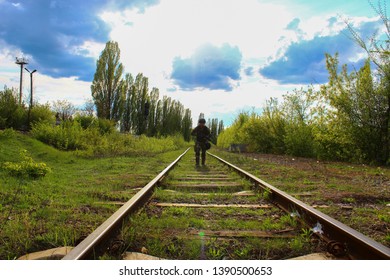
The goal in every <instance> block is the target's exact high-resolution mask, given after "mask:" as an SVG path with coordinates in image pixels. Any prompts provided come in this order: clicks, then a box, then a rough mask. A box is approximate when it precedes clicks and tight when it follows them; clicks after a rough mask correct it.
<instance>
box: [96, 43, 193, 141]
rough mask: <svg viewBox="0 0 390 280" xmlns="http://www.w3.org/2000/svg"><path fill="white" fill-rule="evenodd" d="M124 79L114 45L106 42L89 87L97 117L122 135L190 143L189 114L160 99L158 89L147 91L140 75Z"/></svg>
mask: <svg viewBox="0 0 390 280" xmlns="http://www.w3.org/2000/svg"><path fill="white" fill-rule="evenodd" d="M123 75H124V67H123V65H122V63H120V49H119V46H118V43H117V42H113V41H110V42H107V44H106V47H105V49H104V50H103V52H102V53H101V55H100V57H99V59H98V61H97V66H96V72H95V76H94V80H93V83H92V86H91V91H92V97H93V100H94V103H95V106H96V110H97V116H98V117H99V118H105V119H108V120H112V121H114V122H117V123H119V124H120V129H121V131H122V132H130V133H133V134H137V135H142V134H144V135H147V136H153V137H154V136H157V137H159V136H167V135H174V134H181V135H182V136H183V137H184V139H185V140H186V141H190V139H191V136H190V132H191V128H192V118H191V111H190V110H189V109H186V108H184V106H183V105H182V104H181V103H180V102H178V101H176V100H172V99H171V98H169V97H166V96H164V97H163V98H162V99H161V98H160V93H159V90H158V88H152V89H151V90H149V80H148V78H147V77H145V76H143V74H141V73H140V74H138V75H137V76H136V77H135V79H134V78H133V76H132V75H131V74H126V75H125V76H123Z"/></svg>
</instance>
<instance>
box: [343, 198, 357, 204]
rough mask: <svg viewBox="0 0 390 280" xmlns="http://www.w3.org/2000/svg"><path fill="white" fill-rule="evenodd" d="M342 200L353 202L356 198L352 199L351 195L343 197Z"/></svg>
mask: <svg viewBox="0 0 390 280" xmlns="http://www.w3.org/2000/svg"><path fill="white" fill-rule="evenodd" d="M342 201H343V202H345V203H355V202H356V199H354V198H353V197H344V198H343V199H342Z"/></svg>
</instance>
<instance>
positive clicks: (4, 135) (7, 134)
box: [0, 128, 16, 139]
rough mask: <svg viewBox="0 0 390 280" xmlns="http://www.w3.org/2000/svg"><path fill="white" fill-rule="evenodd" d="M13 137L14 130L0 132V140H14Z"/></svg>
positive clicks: (8, 129)
mask: <svg viewBox="0 0 390 280" xmlns="http://www.w3.org/2000/svg"><path fill="white" fill-rule="evenodd" d="M15 135H16V133H15V130H13V129H12V128H7V129H4V130H3V131H0V139H1V138H5V139H10V138H14V137H15Z"/></svg>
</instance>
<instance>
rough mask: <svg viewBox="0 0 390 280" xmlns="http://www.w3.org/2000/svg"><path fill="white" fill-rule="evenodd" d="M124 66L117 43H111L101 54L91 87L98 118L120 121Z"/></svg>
mask: <svg viewBox="0 0 390 280" xmlns="http://www.w3.org/2000/svg"><path fill="white" fill-rule="evenodd" d="M122 74H123V65H122V63H120V49H119V46H118V43H117V42H114V41H109V42H107V43H106V47H105V48H104V50H103V52H102V53H101V55H100V57H99V59H98V61H97V63H96V72H95V75H94V79H93V82H92V86H91V92H92V97H93V100H94V102H95V105H96V110H97V116H98V117H99V118H105V119H108V120H113V121H119V120H120V118H121V115H122V112H123V105H124V94H125V93H124V82H123V81H122Z"/></svg>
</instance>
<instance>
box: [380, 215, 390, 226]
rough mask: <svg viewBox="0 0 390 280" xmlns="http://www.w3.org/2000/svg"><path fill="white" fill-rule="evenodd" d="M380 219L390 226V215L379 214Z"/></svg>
mask: <svg viewBox="0 0 390 280" xmlns="http://www.w3.org/2000/svg"><path fill="white" fill-rule="evenodd" d="M378 218H379V220H380V221H382V222H385V223H389V224H390V215H382V214H379V215H378Z"/></svg>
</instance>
